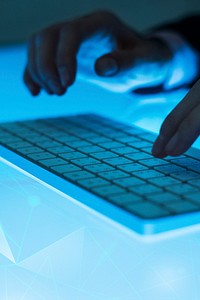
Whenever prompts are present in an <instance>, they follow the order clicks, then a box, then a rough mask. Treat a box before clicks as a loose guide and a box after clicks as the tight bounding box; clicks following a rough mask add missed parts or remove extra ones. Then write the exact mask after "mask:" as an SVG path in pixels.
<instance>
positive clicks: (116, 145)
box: [99, 141, 124, 149]
mask: <svg viewBox="0 0 200 300" xmlns="http://www.w3.org/2000/svg"><path fill="white" fill-rule="evenodd" d="M99 146H100V147H103V148H105V149H114V148H120V147H123V146H124V145H123V144H122V143H118V142H114V141H112V142H108V143H100V144H99Z"/></svg>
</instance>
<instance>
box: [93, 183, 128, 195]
mask: <svg viewBox="0 0 200 300" xmlns="http://www.w3.org/2000/svg"><path fill="white" fill-rule="evenodd" d="M92 191H93V192H94V193H95V194H97V195H98V196H101V197H108V196H110V195H118V194H120V193H121V194H123V193H124V192H125V190H124V189H123V188H120V187H119V186H117V185H106V186H102V187H98V188H94V189H92Z"/></svg>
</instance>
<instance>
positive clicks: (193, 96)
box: [152, 80, 200, 157]
mask: <svg viewBox="0 0 200 300" xmlns="http://www.w3.org/2000/svg"><path fill="white" fill-rule="evenodd" d="M199 103H200V80H198V81H197V82H196V83H195V85H194V86H193V87H192V88H191V90H190V91H189V93H188V94H187V95H186V96H185V97H184V98H183V100H182V101H181V102H180V103H179V104H178V105H177V106H176V107H175V108H174V109H173V110H172V111H171V113H170V114H169V115H168V116H167V118H166V119H165V120H164V122H163V124H162V126H161V129H160V133H159V136H158V138H157V139H156V141H155V143H154V145H153V149H152V154H153V155H154V156H156V157H164V156H166V155H167V153H166V152H165V151H164V149H165V147H166V145H167V144H168V142H169V141H170V140H171V138H172V137H173V136H174V135H175V133H176V132H177V131H178V128H179V126H180V125H181V123H182V121H183V120H184V119H185V118H186V117H187V115H188V114H189V113H190V112H191V111H192V110H193V109H194V108H195V107H196V106H197V105H198V104H199Z"/></svg>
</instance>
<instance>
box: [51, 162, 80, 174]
mask: <svg viewBox="0 0 200 300" xmlns="http://www.w3.org/2000/svg"><path fill="white" fill-rule="evenodd" d="M51 169H52V170H54V171H56V172H58V173H61V174H64V173H71V172H75V171H81V168H79V167H77V166H75V165H73V164H67V163H66V164H63V165H61V166H54V167H51Z"/></svg>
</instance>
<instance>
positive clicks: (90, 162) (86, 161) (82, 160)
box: [71, 157, 99, 167]
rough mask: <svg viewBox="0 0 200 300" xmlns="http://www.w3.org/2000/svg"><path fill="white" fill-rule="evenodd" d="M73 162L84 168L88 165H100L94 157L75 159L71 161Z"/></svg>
mask: <svg viewBox="0 0 200 300" xmlns="http://www.w3.org/2000/svg"><path fill="white" fill-rule="evenodd" d="M71 162H72V163H73V164H75V165H77V166H82V167H83V166H87V165H93V164H99V161H98V160H97V159H95V158H92V157H85V158H78V159H73V160H71Z"/></svg>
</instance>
